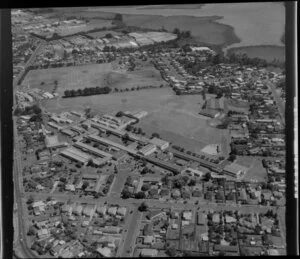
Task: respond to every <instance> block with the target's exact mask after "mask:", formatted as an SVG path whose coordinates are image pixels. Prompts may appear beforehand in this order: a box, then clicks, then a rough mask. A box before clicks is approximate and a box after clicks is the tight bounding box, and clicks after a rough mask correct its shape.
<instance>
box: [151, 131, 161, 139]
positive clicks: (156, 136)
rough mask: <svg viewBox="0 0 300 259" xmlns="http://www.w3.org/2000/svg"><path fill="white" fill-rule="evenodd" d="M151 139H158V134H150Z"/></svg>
mask: <svg viewBox="0 0 300 259" xmlns="http://www.w3.org/2000/svg"><path fill="white" fill-rule="evenodd" d="M151 137H152V138H160V136H159V134H158V133H156V132H154V133H152V135H151Z"/></svg>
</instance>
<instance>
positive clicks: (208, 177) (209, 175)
mask: <svg viewBox="0 0 300 259" xmlns="http://www.w3.org/2000/svg"><path fill="white" fill-rule="evenodd" d="M204 179H205V180H206V181H209V180H210V179H211V173H210V172H207V173H206V174H205V176H204Z"/></svg>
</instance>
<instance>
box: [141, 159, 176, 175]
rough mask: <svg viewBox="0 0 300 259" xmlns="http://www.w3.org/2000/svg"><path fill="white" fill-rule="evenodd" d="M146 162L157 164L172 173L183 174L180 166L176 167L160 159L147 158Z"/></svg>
mask: <svg viewBox="0 0 300 259" xmlns="http://www.w3.org/2000/svg"><path fill="white" fill-rule="evenodd" d="M146 160H147V161H148V162H149V163H152V164H155V165H157V166H160V167H162V168H164V169H167V170H169V171H171V172H174V173H177V174H179V173H181V167H180V166H178V165H175V164H173V163H170V162H166V161H161V160H159V159H156V158H154V157H146Z"/></svg>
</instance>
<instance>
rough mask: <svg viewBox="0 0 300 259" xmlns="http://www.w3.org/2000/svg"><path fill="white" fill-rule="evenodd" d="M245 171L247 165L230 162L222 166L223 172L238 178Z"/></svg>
mask: <svg viewBox="0 0 300 259" xmlns="http://www.w3.org/2000/svg"><path fill="white" fill-rule="evenodd" d="M247 171H248V168H247V167H245V166H242V165H239V164H235V163H232V164H230V165H227V166H225V167H224V170H223V173H224V174H226V175H229V176H231V177H235V178H240V177H241V176H243V175H244V174H245V173H246V172H247Z"/></svg>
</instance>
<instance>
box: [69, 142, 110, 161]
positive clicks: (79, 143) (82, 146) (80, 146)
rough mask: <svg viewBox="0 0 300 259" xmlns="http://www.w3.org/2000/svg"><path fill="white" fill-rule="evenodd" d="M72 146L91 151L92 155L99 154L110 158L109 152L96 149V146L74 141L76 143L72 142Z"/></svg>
mask: <svg viewBox="0 0 300 259" xmlns="http://www.w3.org/2000/svg"><path fill="white" fill-rule="evenodd" d="M74 147H77V148H80V149H82V150H83V151H87V152H90V153H92V154H94V155H97V156H99V157H108V158H112V155H111V154H109V153H106V152H104V151H102V150H100V149H98V148H94V147H91V146H89V145H87V144H84V143H82V142H76V143H75V144H74Z"/></svg>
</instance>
